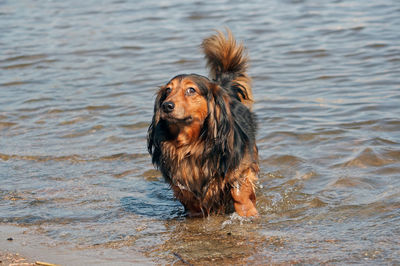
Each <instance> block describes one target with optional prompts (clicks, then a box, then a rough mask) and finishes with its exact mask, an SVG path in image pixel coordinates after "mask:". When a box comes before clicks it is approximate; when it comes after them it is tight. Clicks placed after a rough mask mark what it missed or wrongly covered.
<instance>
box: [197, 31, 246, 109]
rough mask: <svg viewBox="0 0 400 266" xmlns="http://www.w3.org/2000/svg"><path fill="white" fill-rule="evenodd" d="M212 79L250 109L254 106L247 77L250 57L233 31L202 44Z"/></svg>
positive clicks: (219, 32)
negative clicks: (235, 37)
mask: <svg viewBox="0 0 400 266" xmlns="http://www.w3.org/2000/svg"><path fill="white" fill-rule="evenodd" d="M202 47H203V51H204V55H205V59H206V61H207V66H208V67H209V69H210V78H211V79H213V81H214V82H216V83H218V84H219V85H221V87H223V88H225V89H229V90H230V91H231V93H232V94H233V95H234V96H235V97H236V98H237V99H238V100H239V101H241V102H242V103H243V104H245V105H246V106H247V107H248V108H250V109H251V107H252V105H253V102H254V101H253V93H252V90H251V78H250V77H249V76H248V75H247V73H246V71H247V66H248V57H247V54H246V53H245V48H244V46H243V44H237V43H236V40H235V39H234V37H233V35H232V33H231V31H230V30H229V29H227V36H225V35H224V34H223V33H222V32H221V31H218V32H217V34H215V35H212V36H210V37H209V38H207V39H205V40H204V41H203V43H202Z"/></svg>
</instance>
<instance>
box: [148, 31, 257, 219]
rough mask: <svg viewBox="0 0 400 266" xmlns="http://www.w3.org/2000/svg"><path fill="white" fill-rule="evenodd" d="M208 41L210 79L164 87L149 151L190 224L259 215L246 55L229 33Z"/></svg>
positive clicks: (181, 79)
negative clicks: (193, 219) (218, 216)
mask: <svg viewBox="0 0 400 266" xmlns="http://www.w3.org/2000/svg"><path fill="white" fill-rule="evenodd" d="M226 31H227V34H224V33H222V32H221V31H217V32H216V34H214V35H212V36H210V37H209V38H206V39H204V40H203V43H202V45H201V47H202V49H203V52H204V54H205V59H206V62H207V67H208V68H209V70H210V74H209V75H210V78H207V77H205V76H202V75H197V74H181V75H177V76H175V77H173V78H172V79H171V80H170V81H169V82H168V83H167V84H166V85H164V86H161V87H160V89H159V91H158V93H157V94H156V99H155V103H154V116H153V118H152V122H151V124H150V126H149V129H148V135H147V148H148V151H149V153H150V155H151V157H152V163H153V164H154V165H155V166H156V167H157V168H158V169H159V170H160V172H161V173H162V175H163V177H164V178H165V180H166V182H168V183H169V184H170V186H171V189H172V190H173V193H174V196H175V198H176V199H178V200H179V201H180V202H181V203H182V205H183V206H184V208H185V210H186V212H187V214H188V215H189V216H191V217H196V216H202V217H205V216H208V215H210V214H228V213H232V212H234V211H236V212H237V214H239V215H240V216H243V217H251V216H258V212H257V209H256V196H255V182H256V180H257V175H258V172H259V165H258V149H257V146H256V141H255V137H256V130H257V123H256V116H255V114H254V113H253V112H252V105H253V102H254V100H253V95H252V89H251V78H250V77H249V76H248V74H247V72H246V71H247V68H248V56H247V54H246V52H245V48H244V46H243V44H238V43H237V42H236V40H235V38H234V37H233V35H232V33H231V31H230V30H229V29H226Z"/></svg>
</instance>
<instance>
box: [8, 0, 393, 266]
mask: <svg viewBox="0 0 400 266" xmlns="http://www.w3.org/2000/svg"><path fill="white" fill-rule="evenodd" d="M264 2H265V3H264ZM264 2H263V1H254V2H247V3H240V2H238V3H234V2H231V1H213V2H212V3H211V2H210V3H205V2H199V1H176V2H174V3H172V2H170V1H146V2H143V3H133V2H132V1H123V0H122V1H102V2H101V3H100V2H98V1H80V2H78V1H65V2H60V1H34V2H32V1H5V2H4V1H3V2H1V3H0V225H3V226H9V225H17V226H19V227H22V228H23V229H24V230H26V231H25V234H26V235H28V240H26V241H27V242H28V244H27V245H28V246H29V239H34V241H35V243H36V245H38V244H40V245H41V246H43V247H49V248H50V247H51V248H57V249H59V250H63V249H65V250H66V249H68V250H69V254H70V255H71V256H72V257H73V256H76V257H79V256H85V255H83V254H86V255H87V256H89V255H88V254H90V256H91V257H89V259H87V258H86V260H85V262H88V261H89V262H90V261H91V260H90V258H93V260H92V262H93V263H97V264H101V263H103V264H107V263H110V260H111V261H112V262H113V263H116V262H119V263H121V264H123V263H132V262H144V261H147V262H153V263H154V262H155V263H161V264H163V263H181V264H182V263H185V262H188V263H195V264H205V263H209V262H215V263H217V262H218V263H221V262H224V263H249V264H250V263H256V264H264V263H284V264H286V263H306V264H314V263H329V264H349V263H363V264H398V263H400V261H399V258H400V241H399V239H400V31H399V30H398V28H399V27H400V5H399V3H398V2H397V1H394V0H393V1H390V0H378V1H373V2H371V3H367V2H366V1H356V0H351V1H315V0H311V1H290V0H288V1H264ZM223 26H229V27H230V28H231V29H232V31H233V32H234V34H235V35H236V37H237V38H238V39H240V40H244V42H245V45H246V46H247V47H248V51H249V55H250V57H251V59H252V60H251V68H250V75H251V76H252V77H253V79H254V89H253V90H254V96H255V98H256V100H257V102H256V104H255V107H254V110H255V112H256V113H257V115H258V120H259V132H258V136H257V142H258V147H259V151H260V158H261V162H260V166H261V173H260V177H259V184H258V190H257V196H258V202H257V208H258V210H259V211H260V218H259V219H256V220H242V219H240V218H238V217H237V216H236V215H231V216H219V217H210V218H208V219H188V218H186V217H185V216H184V212H183V208H182V207H181V205H180V204H179V203H178V202H176V201H174V200H173V197H172V193H171V192H170V191H169V189H168V186H167V185H166V184H165V183H164V182H163V180H162V178H161V176H160V173H159V172H157V171H155V170H153V169H154V168H153V166H152V165H151V163H150V157H149V155H148V154H147V151H146V144H145V141H146V140H145V138H146V131H147V127H148V125H149V121H150V119H151V116H152V111H153V101H154V94H155V92H156V90H157V86H159V85H162V84H164V83H165V82H166V81H168V80H169V79H170V78H171V77H173V76H175V75H176V74H179V73H192V72H195V73H199V74H203V75H205V74H206V73H207V72H206V69H205V62H204V60H203V58H202V57H203V56H202V54H201V53H200V49H199V44H200V43H201V41H202V39H203V38H204V37H206V36H208V35H210V34H211V33H212V32H213V29H215V28H222V27H223ZM2 228H7V227H2ZM29 237H31V238H29ZM37 237H43V238H39V239H38V238H37ZM44 239H45V240H44ZM0 241H3V240H0ZM16 241H17V240H16ZM3 246H4V245H3ZM38 252H40V251H38ZM74 254H75V255H74ZM43 255H46V254H43ZM72 257H70V259H68V258H65V259H61V260H62V261H59V262H60V263H63V264H69V263H70V264H74V265H76V262H77V261H79V260H77V259H76V258H75V259H74V260H71V258H72ZM72 261H73V262H72ZM82 261H83V260H82ZM55 262H57V261H55Z"/></svg>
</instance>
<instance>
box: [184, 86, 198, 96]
mask: <svg viewBox="0 0 400 266" xmlns="http://www.w3.org/2000/svg"><path fill="white" fill-rule="evenodd" d="M195 93H196V90H195V88H192V87H190V88H187V90H186V95H193V94H195Z"/></svg>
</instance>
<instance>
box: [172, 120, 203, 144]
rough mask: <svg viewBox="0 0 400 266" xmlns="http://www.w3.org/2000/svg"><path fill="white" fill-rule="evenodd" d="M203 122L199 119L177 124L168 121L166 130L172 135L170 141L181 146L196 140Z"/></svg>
mask: <svg viewBox="0 0 400 266" xmlns="http://www.w3.org/2000/svg"><path fill="white" fill-rule="evenodd" d="M202 126H203V124H202V123H201V122H200V121H193V122H192V123H191V124H190V125H179V124H175V123H168V124H167V127H168V132H169V133H170V135H171V136H172V138H171V140H169V141H170V142H172V143H174V144H175V145H176V147H182V146H186V145H189V144H192V143H194V142H196V141H198V139H199V137H200V132H201V128H202Z"/></svg>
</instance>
